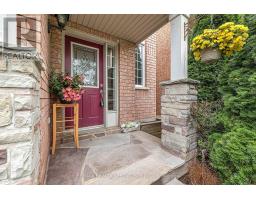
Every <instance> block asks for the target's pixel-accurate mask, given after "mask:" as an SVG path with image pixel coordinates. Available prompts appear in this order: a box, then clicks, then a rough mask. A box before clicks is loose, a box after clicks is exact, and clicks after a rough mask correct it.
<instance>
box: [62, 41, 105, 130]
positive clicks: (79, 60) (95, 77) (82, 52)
mask: <svg viewBox="0 0 256 200" xmlns="http://www.w3.org/2000/svg"><path fill="white" fill-rule="evenodd" d="M65 71H66V73H69V74H71V75H74V74H78V75H80V74H82V75H84V77H85V79H84V81H85V85H86V86H85V88H84V90H85V92H84V94H83V95H82V98H81V100H80V101H79V127H86V126H95V125H102V124H103V104H102V103H103V102H102V100H103V96H102V95H103V46H102V45H99V44H95V43H92V42H89V41H85V40H81V39H78V38H74V37H70V36H66V37H65ZM101 92H102V95H101ZM71 115H72V111H71V110H68V109H67V110H66V116H71Z"/></svg>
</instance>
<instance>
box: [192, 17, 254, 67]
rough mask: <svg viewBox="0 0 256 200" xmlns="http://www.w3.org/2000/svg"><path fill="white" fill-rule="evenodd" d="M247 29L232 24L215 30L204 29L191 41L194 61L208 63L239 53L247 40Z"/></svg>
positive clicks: (229, 23) (226, 24) (223, 25)
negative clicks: (222, 56)
mask: <svg viewBox="0 0 256 200" xmlns="http://www.w3.org/2000/svg"><path fill="white" fill-rule="evenodd" d="M248 30H249V29H248V27H247V26H244V25H236V24H234V23H233V22H227V23H225V24H222V25H221V26H219V27H218V28H217V29H205V30H204V31H203V33H202V34H200V35H198V36H196V37H195V38H193V40H192V44H191V46H190V47H191V50H192V52H193V55H194V58H195V60H197V61H199V60H200V59H201V61H202V62H205V63H210V62H213V61H216V60H218V59H219V58H220V57H221V55H224V56H231V55H232V54H233V53H234V52H235V51H240V50H241V49H242V48H243V46H244V45H245V43H246V39H247V38H248V36H249V35H248Z"/></svg>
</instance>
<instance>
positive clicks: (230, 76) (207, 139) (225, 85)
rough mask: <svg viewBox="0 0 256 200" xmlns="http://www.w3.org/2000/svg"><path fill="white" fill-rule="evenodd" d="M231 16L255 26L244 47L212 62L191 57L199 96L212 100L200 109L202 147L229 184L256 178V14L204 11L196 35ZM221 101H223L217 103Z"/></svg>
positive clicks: (197, 113) (201, 100) (191, 75)
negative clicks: (217, 104) (198, 81)
mask: <svg viewBox="0 0 256 200" xmlns="http://www.w3.org/2000/svg"><path fill="white" fill-rule="evenodd" d="M226 21H233V22H236V23H241V24H245V25H247V26H248V27H249V38H248V40H247V43H246V45H245V46H244V48H243V49H242V51H240V52H237V53H235V54H234V55H233V56H231V57H229V58H225V59H223V58H221V59H220V60H219V61H218V62H216V63H212V64H204V63H200V62H198V63H196V62H195V61H194V60H193V58H192V56H191V55H190V57H189V68H188V72H189V77H190V78H193V79H197V80H200V82H201V84H200V86H199V89H198V92H199V93H198V97H199V102H201V103H202V102H204V101H208V103H207V104H206V105H208V106H209V107H208V108H204V109H202V108H200V107H198V108H197V109H198V110H197V111H196V112H195V113H196V115H195V118H196V121H197V122H198V124H199V125H198V131H199V133H200V138H199V141H198V146H199V152H200V150H202V149H206V150H207V153H209V154H210V156H209V162H210V163H211V165H212V167H213V168H214V169H215V170H216V171H217V172H218V173H219V175H220V177H221V178H222V180H223V182H224V183H225V184H256V28H255V27H256V15H214V17H213V18H212V19H211V20H210V15H204V16H203V17H202V18H201V19H200V20H199V22H198V23H197V24H196V26H195V28H194V29H193V30H194V32H193V33H192V37H193V34H194V35H197V34H198V33H200V32H201V31H202V29H204V28H212V26H216V25H219V24H222V23H224V22H226ZM216 101H219V102H220V107H219V108H218V109H211V105H212V103H214V102H216ZM199 156H201V155H200V154H199Z"/></svg>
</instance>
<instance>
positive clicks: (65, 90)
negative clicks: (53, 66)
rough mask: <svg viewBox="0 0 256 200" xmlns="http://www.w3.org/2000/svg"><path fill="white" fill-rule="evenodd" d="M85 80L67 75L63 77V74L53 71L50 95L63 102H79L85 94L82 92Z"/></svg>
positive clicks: (77, 76)
mask: <svg viewBox="0 0 256 200" xmlns="http://www.w3.org/2000/svg"><path fill="white" fill-rule="evenodd" d="M83 80H84V77H83V76H80V75H75V76H73V77H71V76H69V75H68V74H66V75H65V76H63V75H62V74H60V73H56V72H54V71H53V72H51V74H50V79H49V90H50V93H51V94H53V95H55V96H56V97H57V98H59V99H60V100H62V101H66V102H72V101H78V100H80V98H81V94H82V93H83V91H82V90H81V88H82V86H83V84H84V82H83Z"/></svg>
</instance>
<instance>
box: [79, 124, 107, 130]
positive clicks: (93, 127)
mask: <svg viewBox="0 0 256 200" xmlns="http://www.w3.org/2000/svg"><path fill="white" fill-rule="evenodd" d="M104 127H105V126H104V124H102V125H96V126H86V127H82V128H78V131H87V130H91V129H96V128H104Z"/></svg>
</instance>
